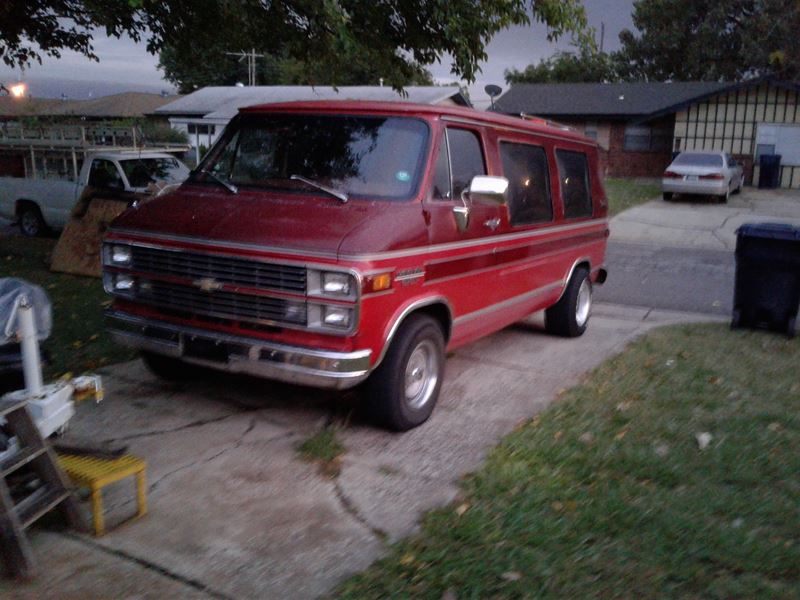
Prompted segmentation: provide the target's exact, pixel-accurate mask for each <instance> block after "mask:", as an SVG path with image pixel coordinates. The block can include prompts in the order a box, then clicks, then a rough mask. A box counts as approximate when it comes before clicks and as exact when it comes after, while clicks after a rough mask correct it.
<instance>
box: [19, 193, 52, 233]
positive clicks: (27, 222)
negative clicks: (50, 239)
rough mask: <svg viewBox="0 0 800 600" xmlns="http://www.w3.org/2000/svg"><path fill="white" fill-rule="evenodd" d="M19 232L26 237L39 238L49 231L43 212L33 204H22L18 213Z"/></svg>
mask: <svg viewBox="0 0 800 600" xmlns="http://www.w3.org/2000/svg"><path fill="white" fill-rule="evenodd" d="M17 218H18V220H19V230H20V231H21V232H22V235H24V236H25V237H38V236H40V235H43V234H44V233H45V232H46V231H47V224H46V223H45V222H44V218H43V217H42V211H40V210H39V207H38V206H36V205H35V204H33V203H32V202H23V203H20V206H19V209H18V211H17Z"/></svg>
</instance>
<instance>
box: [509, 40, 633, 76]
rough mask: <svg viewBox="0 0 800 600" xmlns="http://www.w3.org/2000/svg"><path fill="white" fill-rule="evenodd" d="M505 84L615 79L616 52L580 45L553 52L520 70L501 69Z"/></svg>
mask: <svg viewBox="0 0 800 600" xmlns="http://www.w3.org/2000/svg"><path fill="white" fill-rule="evenodd" d="M505 78H506V83H508V84H509V85H511V84H514V83H582V82H603V81H606V82H608V81H618V80H619V78H620V76H619V64H618V62H617V60H616V55H614V54H608V53H605V52H598V51H597V50H596V49H595V48H594V47H593V46H591V45H586V44H584V45H582V46H581V47H579V48H578V51H577V52H564V51H561V52H556V53H555V54H554V55H553V56H551V57H550V58H546V59H542V60H540V61H539V62H538V63H537V64H535V65H534V64H531V65H528V66H527V67H525V68H524V69H523V70H522V71H519V70H517V69H510V70H507V71H506V72H505Z"/></svg>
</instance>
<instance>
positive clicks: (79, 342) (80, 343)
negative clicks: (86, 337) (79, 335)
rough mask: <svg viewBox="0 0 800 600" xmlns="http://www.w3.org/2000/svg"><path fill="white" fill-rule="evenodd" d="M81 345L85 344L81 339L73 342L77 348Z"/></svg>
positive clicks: (73, 345)
mask: <svg viewBox="0 0 800 600" xmlns="http://www.w3.org/2000/svg"><path fill="white" fill-rule="evenodd" d="M81 346H83V342H82V341H81V340H75V341H74V342H72V347H73V348H75V349H76V350H77V349H78V348H80V347H81Z"/></svg>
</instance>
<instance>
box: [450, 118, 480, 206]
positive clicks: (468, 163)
mask: <svg viewBox="0 0 800 600" xmlns="http://www.w3.org/2000/svg"><path fill="white" fill-rule="evenodd" d="M447 140H448V147H449V149H450V171H451V176H452V178H453V187H452V196H451V197H452V198H454V199H456V200H458V199H459V198H460V197H461V192H462V191H463V190H465V189H467V188H468V187H469V184H470V182H471V181H472V178H473V177H475V175H486V166H485V165H484V162H483V151H482V150H481V142H480V140H479V139H478V136H477V135H476V134H475V133H474V132H472V131H467V130H466V129H451V128H448V129H447Z"/></svg>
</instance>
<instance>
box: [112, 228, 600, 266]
mask: <svg viewBox="0 0 800 600" xmlns="http://www.w3.org/2000/svg"><path fill="white" fill-rule="evenodd" d="M600 225H605V226H606V227H607V226H608V219H589V220H586V221H580V222H578V223H569V224H567V225H552V226H548V227H542V228H540V229H534V230H527V231H518V232H515V233H499V234H496V235H491V236H485V237H478V238H472V239H469V240H461V241H457V242H446V243H443V244H433V245H430V246H417V247H415V248H408V249H405V250H390V251H387V252H375V253H372V254H342V255H340V256H338V257H337V255H336V254H330V253H319V252H313V251H302V250H290V249H287V248H278V247H274V246H261V245H259V244H242V243H235V242H225V243H220V242H211V241H209V240H203V239H199V238H195V237H191V236H179V235H170V234H162V233H150V232H147V231H137V230H133V229H123V228H112V229H109V233H119V234H123V235H125V234H128V235H140V236H144V237H150V238H154V239H163V240H167V241H175V242H189V243H192V244H197V245H200V246H206V247H209V246H211V247H212V248H217V249H218V248H228V249H231V250H257V251H261V252H275V253H277V254H294V255H301V256H313V257H323V258H332V259H336V258H339V259H340V260H349V261H354V262H355V261H374V260H388V259H391V258H403V257H408V256H416V255H419V254H430V253H434V252H444V251H447V250H459V249H461V248H471V247H474V246H480V245H482V244H492V243H496V242H508V241H513V240H518V239H527V238H536V237H540V236H543V235H547V234H550V233H560V232H562V231H571V230H573V229H580V228H583V227H597V226H600ZM136 243H141V242H136ZM145 243H146V242H145ZM250 258H253V257H250ZM264 260H270V259H264ZM285 264H287V265H291V264H293V263H292V262H291V261H286V263H285ZM301 264H305V265H308V266H312V264H311V263H307V262H302V261H301ZM321 266H322V267H327V265H325V264H324V263H323V264H322V265H321ZM377 272H383V269H379V270H378V271H377Z"/></svg>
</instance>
